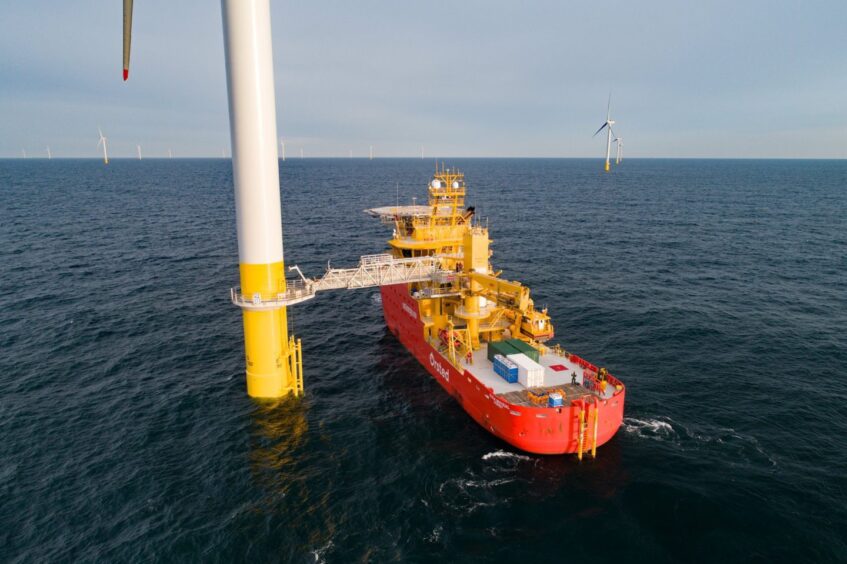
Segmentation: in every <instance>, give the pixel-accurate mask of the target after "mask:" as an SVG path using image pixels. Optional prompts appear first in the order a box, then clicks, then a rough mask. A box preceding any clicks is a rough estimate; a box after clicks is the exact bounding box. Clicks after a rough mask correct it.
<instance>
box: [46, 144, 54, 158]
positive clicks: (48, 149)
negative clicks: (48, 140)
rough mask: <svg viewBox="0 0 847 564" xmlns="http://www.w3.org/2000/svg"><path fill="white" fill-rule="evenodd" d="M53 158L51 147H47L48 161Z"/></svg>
mask: <svg viewBox="0 0 847 564" xmlns="http://www.w3.org/2000/svg"><path fill="white" fill-rule="evenodd" d="M52 158H53V153H51V152H50V145H47V160H48V161H49V160H51V159H52Z"/></svg>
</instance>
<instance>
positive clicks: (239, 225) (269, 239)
mask: <svg viewBox="0 0 847 564" xmlns="http://www.w3.org/2000/svg"><path fill="white" fill-rule="evenodd" d="M127 10H128V11H130V15H129V18H127ZM131 10H132V0H124V22H125V25H124V33H125V40H124V61H125V63H124V64H125V65H128V55H129V53H128V46H129V40H128V35H129V33H131V28H130V27H129V26H127V25H126V22H127V21H129V22H130V23H131V22H132V15H131ZM221 16H222V17H221V20H222V21H223V35H224V59H225V61H226V84H227V94H228V100H229V128H230V137H231V139H232V145H231V151H232V179H233V185H234V188H235V218H236V233H237V235H238V262H239V273H240V276H241V289H240V292H241V293H242V294H243V295H245V296H253V297H254V298H256V297H258V298H259V299H260V300H261V296H279V295H280V294H285V291H286V282H285V266H284V263H283V255H282V209H281V208H282V206H281V202H280V197H279V154H278V152H277V146H278V145H277V143H278V142H279V138H278V137H277V132H276V105H275V101H276V94H275V92H274V78H273V72H274V69H273V49H272V45H271V10H270V0H221ZM126 71H127V69H126V67H125V73H126ZM301 155H302V149H301ZM233 295H234V294H233ZM266 303H269V304H270V305H269V307H260V308H254V307H242V312H243V320H244V353H245V360H246V363H245V364H246V372H247V394H248V395H250V396H251V397H258V398H280V397H283V396H286V395H288V394H290V393H293V394H294V395H301V394H302V393H303V369H302V366H303V355H302V349H301V346H300V340H299V339H295V338H294V337H293V336H290V335H289V333H288V317H287V308H286V306H284V305H279V304H278V303H275V302H273V301H271V302H266Z"/></svg>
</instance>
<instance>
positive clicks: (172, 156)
mask: <svg viewBox="0 0 847 564" xmlns="http://www.w3.org/2000/svg"><path fill="white" fill-rule="evenodd" d="M168 158H169V159H172V158H174V152H173V151H171V150H170V149H168Z"/></svg>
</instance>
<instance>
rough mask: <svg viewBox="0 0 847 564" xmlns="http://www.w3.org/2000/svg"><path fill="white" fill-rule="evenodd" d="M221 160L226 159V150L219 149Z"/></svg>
mask: <svg viewBox="0 0 847 564" xmlns="http://www.w3.org/2000/svg"><path fill="white" fill-rule="evenodd" d="M221 158H222V159H225V158H226V149H224V148H221Z"/></svg>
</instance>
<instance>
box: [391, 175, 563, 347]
mask: <svg viewBox="0 0 847 564" xmlns="http://www.w3.org/2000/svg"><path fill="white" fill-rule="evenodd" d="M428 192H429V198H428V206H398V207H397V208H394V209H392V208H382V209H381V210H380V212H381V214H380V215H381V217H383V219H384V220H386V221H388V222H391V223H393V224H394V235H393V237H392V239H391V240H390V241H389V245H390V247H391V250H392V253H393V255H394V256H395V257H396V258H414V257H423V256H432V257H436V258H438V259H439V260H440V262H441V267H442V272H450V273H451V275H450V276H442V277H441V279H438V280H433V281H427V282H419V283H415V284H413V285H412V293H413V295H415V296H416V297H417V299H418V303H419V304H420V310H421V316H422V317H423V319H424V320H425V327H426V331H427V335H426V337H427V338H428V339H430V340H438V341H440V342H441V343H442V344H443V346H444V347H445V350H447V352H448V353H449V354H448V356H449V357H450V358H451V359H452V360H454V362H455V361H456V359H458V358H467V356H468V353H470V352H472V351H473V350H477V349H479V348H480V344H481V343H483V342H486V341H496V340H500V339H503V338H519V339H523V340H525V341H528V342H532V341H536V342H543V341H545V340H547V339H549V338H551V337H552V336H553V326H552V323H551V322H550V317H549V316H548V315H547V312H546V311H537V310H536V309H535V307H534V305H533V302H532V299H530V296H529V289H528V288H526V287H525V286H522V285H521V284H520V283H518V282H512V281H509V280H505V279H502V278H500V277H499V273H495V272H493V271H492V269H491V263H490V258H491V250H490V244H491V241H490V239H489V237H488V229H487V228H486V227H484V226H482V225H481V224H480V223H479V222H478V221H475V219H474V218H475V213H474V212H475V210H474V208H472V207H469V208H465V193H466V186H465V177H464V174H463V173H461V172H459V171H457V170H454V169H447V168H443V167H442V168H440V169H439V168H436V171H435V174H434V175H433V178H432V181H431V182H430V184H429V187H428ZM452 273H455V274H452Z"/></svg>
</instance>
